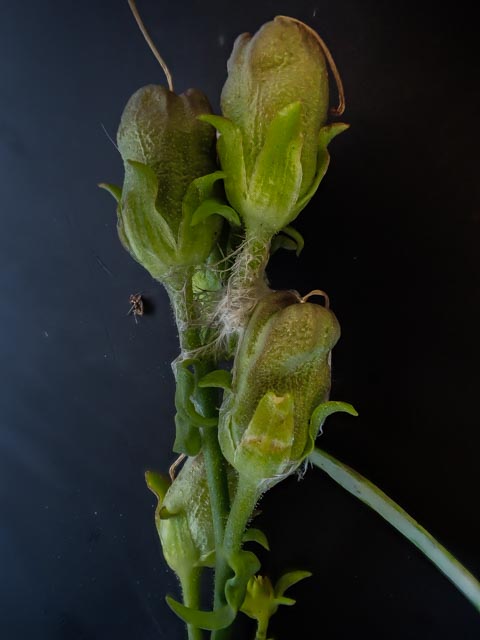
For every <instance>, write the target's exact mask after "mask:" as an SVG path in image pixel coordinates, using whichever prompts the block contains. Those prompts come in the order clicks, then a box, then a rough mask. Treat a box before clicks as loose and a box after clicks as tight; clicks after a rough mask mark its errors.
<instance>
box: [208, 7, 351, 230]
mask: <svg viewBox="0 0 480 640" xmlns="http://www.w3.org/2000/svg"><path fill="white" fill-rule="evenodd" d="M227 67H228V78H227V80H226V82H225V85H224V87H223V91H222V97H221V106H222V113H223V116H224V117H223V118H222V117H219V116H202V119H203V120H206V121H208V122H211V123H212V124H213V125H215V126H216V127H217V129H218V131H219V133H220V138H219V141H218V150H219V157H220V162H221V165H222V170H223V171H224V173H225V178H224V181H225V188H226V192H227V197H228V199H229V201H230V203H231V205H232V206H233V207H234V208H235V209H236V210H237V211H238V212H239V214H240V215H241V217H242V218H243V220H244V223H245V225H246V227H247V229H248V230H250V231H254V232H256V233H257V234H259V235H262V236H268V235H273V234H275V233H277V232H278V231H280V230H281V229H282V228H284V227H285V226H286V225H288V224H289V223H290V222H291V221H292V220H293V219H294V218H295V217H296V216H297V215H298V214H299V213H300V211H301V210H302V209H303V208H304V207H305V205H306V204H307V203H308V202H309V200H310V199H311V197H312V196H313V194H314V193H315V191H316V189H317V188H318V185H319V183H320V181H321V179H322V177H323V175H324V174H325V172H326V170H327V167H328V162H329V155H328V151H327V145H328V143H329V142H330V140H331V139H332V138H333V137H335V135H337V134H338V133H340V132H341V131H344V130H345V129H346V128H347V125H345V124H342V123H338V124H332V125H327V124H326V121H327V114H328V105H329V91H328V71H327V65H326V60H325V55H324V52H323V49H322V46H321V44H320V40H319V38H318V37H316V34H315V32H313V30H312V29H310V28H309V27H307V26H306V25H304V24H303V23H301V22H299V21H297V20H294V19H291V18H287V17H284V16H278V17H276V18H275V19H274V20H273V21H271V22H267V23H266V24H265V25H263V26H262V27H261V28H260V29H259V31H258V32H257V33H256V34H255V35H254V36H251V35H250V34H248V33H247V34H243V35H241V36H239V37H238V38H237V40H236V42H235V45H234V48H233V52H232V54H231V56H230V59H229V61H228V65H227Z"/></svg>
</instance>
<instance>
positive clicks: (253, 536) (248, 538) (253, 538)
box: [243, 527, 270, 551]
mask: <svg viewBox="0 0 480 640" xmlns="http://www.w3.org/2000/svg"><path fill="white" fill-rule="evenodd" d="M243 542H256V543H257V544H259V545H260V546H261V547H263V548H264V549H266V550H267V551H270V546H269V544H268V540H267V536H266V535H265V534H264V533H263V531H261V530H260V529H255V528H254V527H251V528H250V529H247V530H246V531H245V533H244V534H243Z"/></svg>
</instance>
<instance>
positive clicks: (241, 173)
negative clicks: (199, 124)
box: [199, 115, 247, 211]
mask: <svg viewBox="0 0 480 640" xmlns="http://www.w3.org/2000/svg"><path fill="white" fill-rule="evenodd" d="M199 120H202V121H203V122H208V123H209V124H211V125H213V126H214V127H215V128H216V129H217V131H218V132H219V134H220V137H219V139H218V141H217V147H218V155H219V157H220V162H221V165H222V169H223V171H224V173H225V177H224V184H225V191H226V192H227V197H228V201H229V202H230V204H231V205H232V207H233V208H234V209H235V210H237V211H241V210H242V205H243V202H244V198H245V194H246V193H247V178H246V172H245V160H244V155H243V139H242V132H241V131H240V129H239V128H238V127H237V126H236V125H235V124H234V123H233V122H232V121H231V120H229V119H228V118H224V117H223V116H214V115H202V116H199Z"/></svg>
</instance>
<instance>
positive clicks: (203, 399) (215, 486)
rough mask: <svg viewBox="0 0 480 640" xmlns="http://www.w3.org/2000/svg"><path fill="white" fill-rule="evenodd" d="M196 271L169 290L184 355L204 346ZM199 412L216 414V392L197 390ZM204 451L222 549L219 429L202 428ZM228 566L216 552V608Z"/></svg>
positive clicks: (225, 504) (202, 367)
mask: <svg viewBox="0 0 480 640" xmlns="http://www.w3.org/2000/svg"><path fill="white" fill-rule="evenodd" d="M192 276H193V270H190V271H187V272H185V273H184V274H182V278H181V279H179V282H178V283H176V286H173V287H172V286H170V287H169V288H167V291H168V293H169V296H170V300H171V303H172V307H173V310H174V313H175V319H176V322H177V327H178V335H179V340H180V348H181V354H182V355H183V356H188V354H189V352H192V351H195V350H196V349H199V348H200V347H202V346H203V345H202V342H201V338H200V332H199V328H200V326H201V323H200V322H198V319H197V318H196V317H195V307H194V296H193V289H192ZM215 367H216V363H215V362H214V361H213V360H212V359H211V357H208V358H205V359H203V360H202V359H201V358H199V361H198V363H197V365H196V375H197V378H201V377H203V376H204V375H206V374H207V373H208V372H209V371H212V370H214V369H215ZM196 400H197V403H198V409H199V411H200V412H201V413H202V414H203V415H204V416H205V417H212V416H214V415H216V412H217V409H216V406H217V393H216V390H215V389H209V388H203V389H199V390H198V394H197V396H196ZM201 433H202V443H203V447H202V451H203V456H204V460H205V472H206V476H207V484H208V490H209V496H210V505H211V510H212V521H213V531H214V539H215V549H217V550H218V549H221V547H222V544H223V533H224V529H225V523H226V521H227V515H228V510H229V506H230V498H229V493H228V480H227V471H226V466H225V459H224V457H223V455H222V452H221V450H220V445H219V443H218V435H217V430H216V429H215V428H212V427H210V428H205V429H201ZM227 571H228V565H227V564H226V561H225V559H224V557H223V555H222V554H221V553H216V559H215V586H214V609H216V608H218V607H219V606H221V605H222V604H224V588H225V579H224V576H225V575H227Z"/></svg>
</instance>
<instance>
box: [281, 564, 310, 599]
mask: <svg viewBox="0 0 480 640" xmlns="http://www.w3.org/2000/svg"><path fill="white" fill-rule="evenodd" d="M311 575H313V574H312V572H311V571H300V570H298V571H289V572H288V573H284V574H283V576H282V577H281V578H279V579H278V580H277V582H276V584H275V588H274V592H275V597H276V598H282V597H283V594H284V593H285V591H286V590H287V589H290V587H293V585H294V584H297V582H300V581H301V580H305V578H310V576H311ZM287 600H290V598H287ZM294 603H295V600H293V602H291V603H290V604H294ZM280 604H285V603H284V602H282V603H280Z"/></svg>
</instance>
